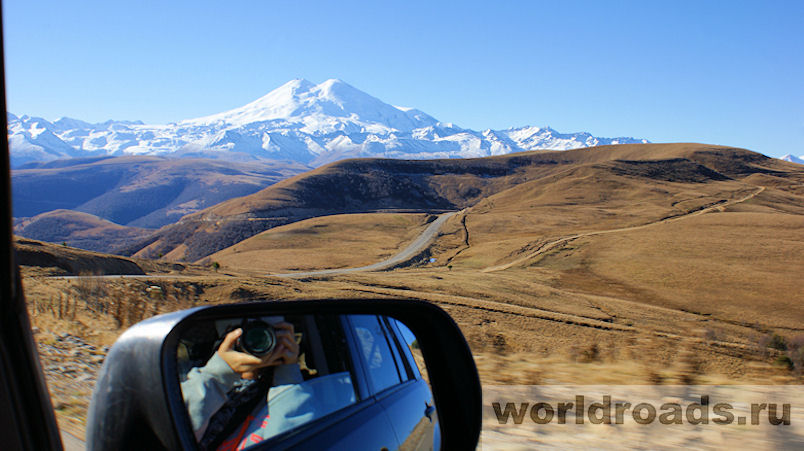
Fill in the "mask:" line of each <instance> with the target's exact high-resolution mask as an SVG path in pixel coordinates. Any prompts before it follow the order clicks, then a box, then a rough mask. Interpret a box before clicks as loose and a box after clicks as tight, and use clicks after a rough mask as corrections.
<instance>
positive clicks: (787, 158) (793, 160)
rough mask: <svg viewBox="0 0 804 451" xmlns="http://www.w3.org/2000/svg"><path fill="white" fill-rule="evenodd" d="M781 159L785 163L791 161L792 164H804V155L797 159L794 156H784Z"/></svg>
mask: <svg viewBox="0 0 804 451" xmlns="http://www.w3.org/2000/svg"><path fill="white" fill-rule="evenodd" d="M781 159H782V160H784V161H789V162H791V163H798V164H804V155H802V156H800V157H796V156H794V155H793V154H787V155H785V156H783V157H782V158H781Z"/></svg>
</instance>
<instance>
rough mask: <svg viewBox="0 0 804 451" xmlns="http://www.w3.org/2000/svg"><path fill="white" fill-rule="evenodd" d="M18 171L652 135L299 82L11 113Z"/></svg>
mask: <svg viewBox="0 0 804 451" xmlns="http://www.w3.org/2000/svg"><path fill="white" fill-rule="evenodd" d="M8 124H9V125H8V134H9V141H10V146H11V162H12V166H13V167H17V166H19V165H22V164H25V163H27V162H31V161H50V160H55V159H59V158H73V157H84V156H99V155H143V154H147V155H165V156H169V155H173V156H204V157H213V158H222V159H226V160H235V161H237V160H253V159H273V160H291V161H296V162H299V163H304V164H310V165H314V166H317V165H321V164H324V163H328V162H331V161H334V160H338V159H342V158H350V157H387V158H409V159H425V158H464V157H485V156H490V155H501V154H506V153H511V152H519V151H525V150H535V149H553V150H566V149H574V148H579V147H589V146H596V145H604V144H622V143H646V142H648V141H647V140H644V139H634V138H597V137H594V136H592V135H590V134H588V133H572V134H562V133H558V132H557V131H555V130H553V129H551V128H549V127H521V128H510V129H507V130H484V131H480V132H478V131H474V130H469V129H463V128H460V127H458V126H455V125H454V124H451V123H443V122H439V121H438V120H436V119H434V118H433V117H431V116H429V115H427V114H426V113H424V112H422V111H419V110H416V109H413V108H404V107H397V106H392V105H389V104H387V103H384V102H382V101H381V100H379V99H377V98H375V97H372V96H370V95H368V94H366V93H364V92H362V91H360V90H359V89H356V88H354V87H352V86H350V85H349V84H347V83H344V82H343V81H340V80H334V79H333V80H327V81H325V82H323V83H321V84H318V85H316V84H314V83H311V82H309V81H307V80H303V79H297V80H292V81H290V82H288V83H285V84H284V85H282V86H280V87H279V88H276V89H275V90H273V91H271V92H270V93H268V94H267V95H265V96H264V97H261V98H259V99H257V100H255V101H254V102H251V103H249V104H248V105H245V106H243V107H240V108H236V109H233V110H230V111H226V112H223V113H219V114H214V115H211V116H205V117H201V118H197V119H189V120H184V121H180V122H176V123H171V124H166V125H148V124H143V123H142V122H139V121H136V122H130V121H107V122H104V123H100V124H90V123H87V122H84V121H80V120H77V119H70V118H61V119H58V120H56V121H54V122H49V121H47V120H45V119H42V118H39V117H29V116H21V117H17V116H15V115H13V114H11V113H8Z"/></svg>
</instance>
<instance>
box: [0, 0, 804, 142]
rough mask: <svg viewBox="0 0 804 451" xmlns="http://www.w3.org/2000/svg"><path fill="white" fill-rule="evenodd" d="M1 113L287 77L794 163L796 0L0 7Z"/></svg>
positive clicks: (230, 91)
mask: <svg viewBox="0 0 804 451" xmlns="http://www.w3.org/2000/svg"><path fill="white" fill-rule="evenodd" d="M3 20H4V28H5V45H6V76H7V87H6V89H7V101H8V107H9V111H11V112H13V113H15V114H28V115H36V116H41V117H44V118H47V119H51V120H52V119H56V118H58V117H61V116H69V117H75V118H79V119H84V120H88V121H91V122H99V121H103V120H106V119H131V120H134V119H140V120H143V121H145V122H148V123H167V122H171V121H176V120H180V119H186V118H192V117H199V116H203V115H207V114H212V113H217V112H220V111H224V110H227V109H231V108H234V107H237V106H240V105H243V104H245V103H247V102H250V101H252V100H254V99H256V98H258V97H260V96H262V95H264V94H266V93H267V92H269V91H270V90H272V89H274V88H276V87H277V86H279V85H281V84H283V83H285V82H287V81H288V80H290V79H293V78H306V79H308V80H310V81H313V82H316V83H319V82H321V81H324V80H326V79H328V78H340V79H342V80H344V81H346V82H348V83H350V84H352V85H353V86H355V87H357V88H359V89H362V90H363V91H366V92H368V93H369V94H372V95H374V96H376V97H378V98H380V99H382V100H384V101H386V102H388V103H391V104H395V105H403V106H411V107H416V108H419V109H421V110H423V111H425V112H427V113H429V114H431V115H432V116H434V117H436V118H437V119H439V120H441V121H445V122H454V123H456V124H458V125H460V126H463V127H468V128H473V129H485V128H495V129H498V128H507V127H512V126H522V125H549V126H551V127H553V128H555V129H557V130H559V131H561V132H577V131H588V132H590V133H592V134H594V135H597V136H634V137H639V138H647V139H649V140H651V141H654V142H677V141H694V142H705V143H713V144H724V145H732V146H739V147H745V148H748V149H752V150H756V151H759V152H762V153H765V154H767V155H771V156H782V155H785V154H788V153H792V154H794V155H804V26H802V23H804V1H788V2H785V1H756V2H753V1H752V2H748V1H733V0H732V1H728V2H716V1H690V2H685V1H672V2H660V1H610V2H604V1H589V2H585V1H564V2H561V1H551V2H542V1H502V2H490V1H486V2H474V1H450V2H432V1H421V2H420V1H405V2H377V1H373V2H368V1H366V2H353V1H347V0H343V1H338V2H332V1H307V2H304V1H268V0H266V1H231V2H221V1H214V2H211V1H210V2H204V1H198V0H196V1H159V2H156V1H153V2H151V1H138V2H134V1H126V2H123V1H112V2H110V1H89V0H85V1H80V2H65V1H63V0H62V1H45V0H40V1H30V0H7V1H4V2H3Z"/></svg>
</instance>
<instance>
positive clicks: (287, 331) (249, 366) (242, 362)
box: [218, 323, 299, 379]
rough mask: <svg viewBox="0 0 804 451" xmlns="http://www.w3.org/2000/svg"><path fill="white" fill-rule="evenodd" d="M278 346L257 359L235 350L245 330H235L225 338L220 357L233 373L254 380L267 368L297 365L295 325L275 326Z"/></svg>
mask: <svg viewBox="0 0 804 451" xmlns="http://www.w3.org/2000/svg"><path fill="white" fill-rule="evenodd" d="M274 329H275V330H276V340H277V344H276V347H275V348H274V350H273V351H272V352H271V353H270V354H267V355H264V356H262V357H256V356H253V355H251V354H247V353H245V352H240V351H237V350H235V349H234V347H235V344H236V343H237V339H238V338H240V336H241V335H242V334H243V329H240V328H238V329H235V330H233V331H231V332H229V333H228V334H226V337H224V339H223V342H222V343H221V345H220V346H219V347H218V355H219V356H220V357H221V358H222V359H223V360H224V361H225V362H226V363H227V364H228V365H229V367H230V368H231V369H232V371H234V372H236V373H238V374H240V377H241V378H243V379H254V377H255V375H256V372H257V370H259V369H260V368H265V367H267V366H276V365H282V364H288V363H296V361H297V360H298V358H299V345H298V344H297V343H296V340H295V339H294V331H293V325H292V324H288V323H279V324H277V325H275V326H274Z"/></svg>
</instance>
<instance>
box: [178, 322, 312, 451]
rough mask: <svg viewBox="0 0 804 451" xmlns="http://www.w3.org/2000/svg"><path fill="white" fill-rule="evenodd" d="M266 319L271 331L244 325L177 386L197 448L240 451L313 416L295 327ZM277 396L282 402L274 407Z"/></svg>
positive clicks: (255, 324) (264, 326) (257, 325)
mask: <svg viewBox="0 0 804 451" xmlns="http://www.w3.org/2000/svg"><path fill="white" fill-rule="evenodd" d="M270 320H272V322H274V323H275V324H274V325H273V326H271V325H269V324H267V323H266V322H265V321H251V322H250V323H246V322H245V321H244V325H243V326H242V327H239V328H237V329H234V330H232V331H230V332H228V333H227V334H226V335H225V336H224V338H223V341H222V342H221V343H220V345H219V346H218V349H217V351H216V352H215V353H214V354H213V355H212V357H210V359H209V360H208V361H207V363H206V364H205V365H204V366H203V367H197V368H193V369H192V370H190V372H189V373H188V374H187V379H186V380H185V381H184V382H182V383H181V388H182V393H183V396H184V400H185V403H186V405H187V410H188V413H189V414H190V421H191V423H192V425H193V430H194V432H195V436H196V439H197V440H198V441H199V447H200V448H201V449H224V450H235V449H243V448H244V447H245V446H248V445H250V444H254V443H257V442H259V441H262V440H264V439H265V438H268V437H271V436H273V435H276V434H278V433H280V432H282V431H284V430H287V429H290V428H292V427H294V426H296V425H298V424H303V423H305V422H307V421H309V420H310V419H311V417H312V416H314V415H315V411H316V403H315V399H313V397H312V396H311V393H310V392H309V391H307V390H305V388H304V386H303V385H302V383H303V379H302V375H301V371H300V369H299V365H298V363H297V360H298V357H299V344H298V343H296V340H295V338H294V335H295V334H294V329H293V325H291V324H289V323H287V322H284V321H281V319H279V321H280V322H277V319H276V318H273V319H269V321H270ZM244 329H245V330H244ZM279 394H282V395H283V396H281V400H282V402H281V403H277V402H273V400H274V398H278V395H279ZM269 408H270V412H269ZM269 417H270V418H269Z"/></svg>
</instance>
